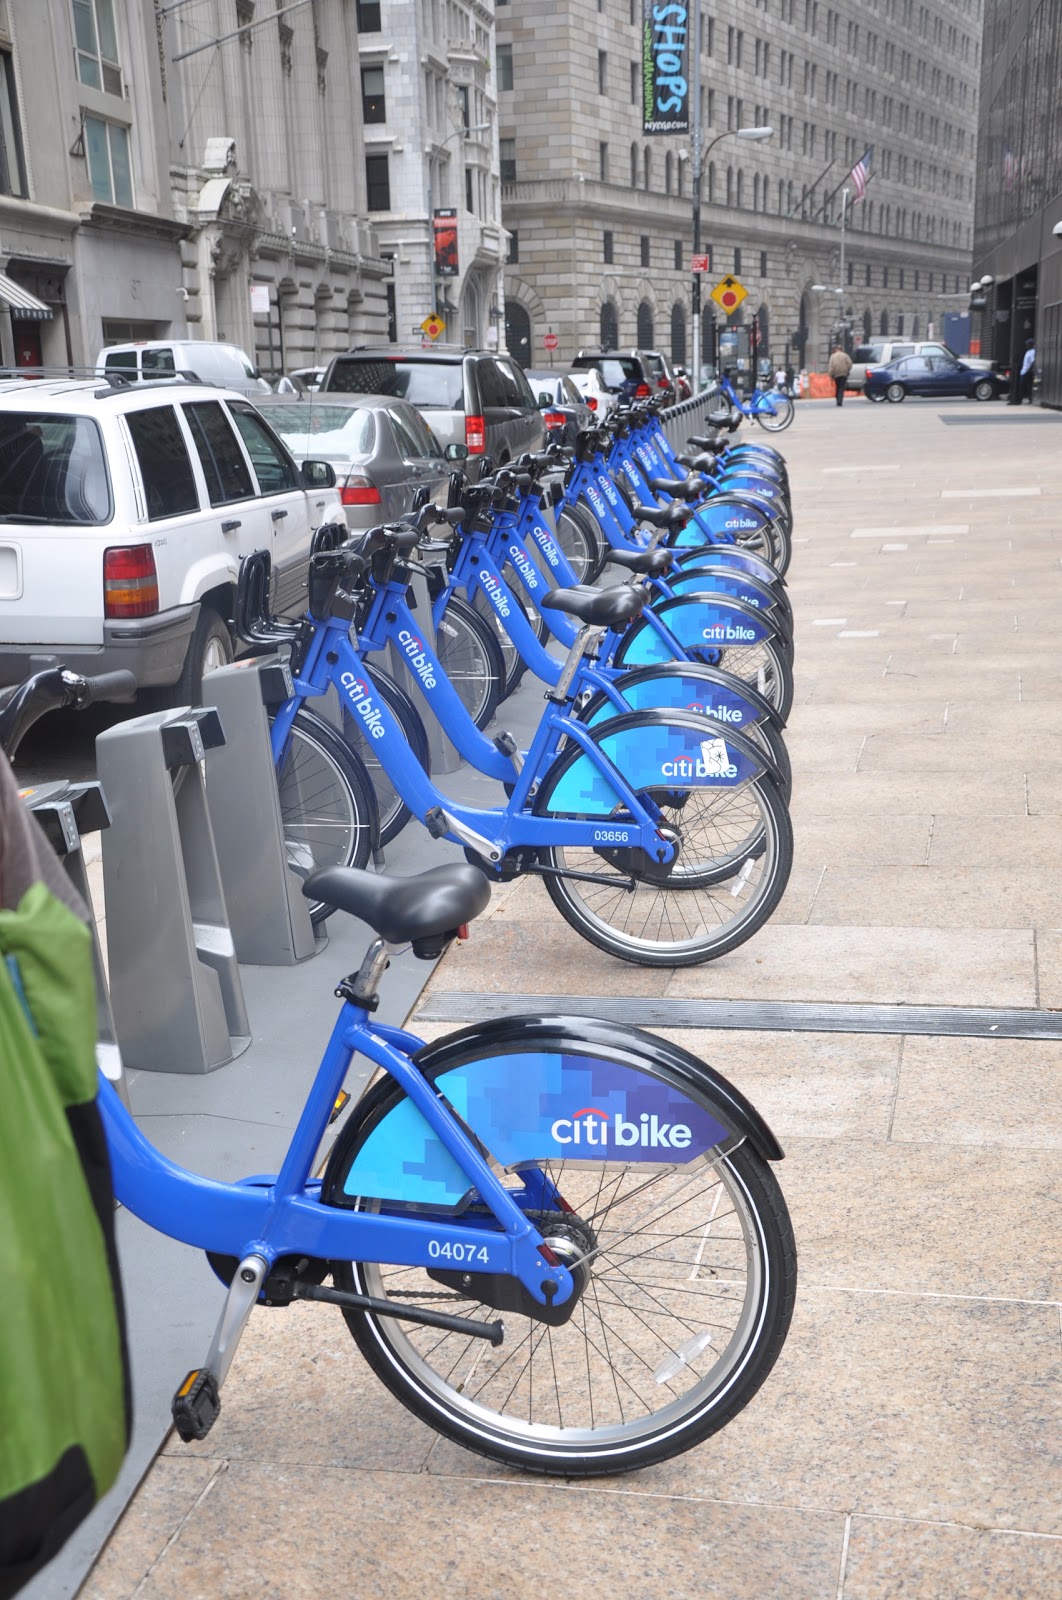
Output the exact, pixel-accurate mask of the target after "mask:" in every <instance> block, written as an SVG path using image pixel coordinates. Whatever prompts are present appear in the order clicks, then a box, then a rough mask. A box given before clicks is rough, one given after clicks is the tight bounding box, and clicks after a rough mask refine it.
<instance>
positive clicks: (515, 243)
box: [505, 228, 520, 266]
mask: <svg viewBox="0 0 1062 1600" xmlns="http://www.w3.org/2000/svg"><path fill="white" fill-rule="evenodd" d="M505 259H506V262H507V263H508V265H509V266H514V265H515V264H516V262H518V261H519V259H520V235H519V233H518V232H517V230H516V229H515V228H514V229H513V231H512V233H510V235H509V254H508V255H507V256H506V258H505Z"/></svg>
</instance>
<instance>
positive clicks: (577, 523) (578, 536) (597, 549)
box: [557, 500, 607, 583]
mask: <svg viewBox="0 0 1062 1600" xmlns="http://www.w3.org/2000/svg"><path fill="white" fill-rule="evenodd" d="M557 543H558V544H559V545H560V547H561V549H562V550H563V551H564V554H565V555H566V556H567V558H568V562H569V565H570V566H571V569H572V571H573V572H574V573H575V581H576V583H593V582H594V580H595V579H596V578H598V577H600V575H601V569H602V567H603V566H604V564H605V558H606V555H607V547H606V545H605V541H604V539H603V538H602V536H601V529H600V527H599V526H598V521H597V518H596V517H595V516H594V515H593V513H592V512H591V511H589V510H588V509H587V507H586V506H585V505H584V504H583V502H582V501H581V500H579V501H576V502H575V504H574V505H570V506H565V507H564V508H563V509H562V510H561V512H560V514H559V515H558V517H557Z"/></svg>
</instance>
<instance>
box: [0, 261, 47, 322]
mask: <svg viewBox="0 0 1062 1600" xmlns="http://www.w3.org/2000/svg"><path fill="white" fill-rule="evenodd" d="M0 300H2V301H3V302H4V304H5V305H6V306H7V308H8V310H9V311H10V312H11V315H12V317H14V318H16V319H22V320H24V321H28V322H46V321H48V319H49V318H50V317H51V315H52V308H51V306H46V305H45V303H44V301H43V300H38V299H37V296H36V295H35V294H30V292H29V290H28V289H24V288H23V287H22V285H21V284H20V283H16V282H15V280H14V278H9V277H8V275H7V273H6V272H0Z"/></svg>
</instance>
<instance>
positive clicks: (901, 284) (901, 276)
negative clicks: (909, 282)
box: [900, 267, 903, 289]
mask: <svg viewBox="0 0 1062 1600" xmlns="http://www.w3.org/2000/svg"><path fill="white" fill-rule="evenodd" d="M900 288H901V289H902V288H903V268H902V267H901V268H900Z"/></svg>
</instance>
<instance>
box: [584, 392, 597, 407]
mask: <svg viewBox="0 0 1062 1600" xmlns="http://www.w3.org/2000/svg"><path fill="white" fill-rule="evenodd" d="M586 403H587V405H588V406H589V407H590V410H591V411H596V410H597V401H596V400H595V399H594V397H593V395H592V394H588V395H587V396H586Z"/></svg>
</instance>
